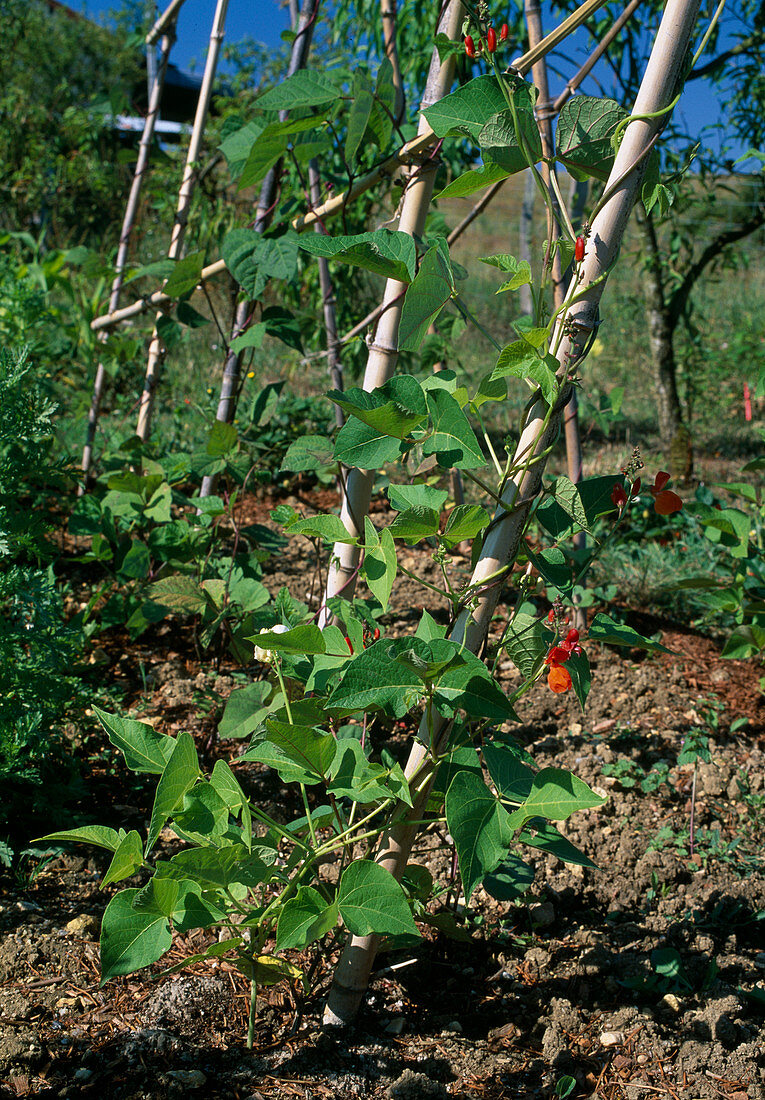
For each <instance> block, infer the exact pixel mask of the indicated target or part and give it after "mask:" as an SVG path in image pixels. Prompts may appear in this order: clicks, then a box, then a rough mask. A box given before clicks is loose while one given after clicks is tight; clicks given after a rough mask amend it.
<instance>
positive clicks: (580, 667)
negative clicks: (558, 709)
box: [566, 650, 592, 710]
mask: <svg viewBox="0 0 765 1100" xmlns="http://www.w3.org/2000/svg"><path fill="white" fill-rule="evenodd" d="M566 668H567V669H568V671H569V675H570V676H571V684H572V687H573V689H574V694H575V695H576V697H577V699H578V701H579V706H580V707H581V708H582V710H584V706H585V703H586V702H587V696H588V695H589V694H590V685H591V684H592V673H591V671H590V662H589V658H588V657H587V654H586V653H585V652H584V650H582V652H581V653H572V655H571V656H570V657H569V659H568V661H566Z"/></svg>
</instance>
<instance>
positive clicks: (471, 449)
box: [422, 390, 486, 470]
mask: <svg viewBox="0 0 765 1100" xmlns="http://www.w3.org/2000/svg"><path fill="white" fill-rule="evenodd" d="M428 407H429V409H430V415H431V418H432V420H433V433H432V435H430V436H429V437H428V438H427V439H426V440H425V441H424V442H423V445H422V453H423V454H424V455H431V454H435V455H436V457H437V459H438V464H439V466H443V467H444V468H445V469H450V468H451V467H452V466H456V467H457V468H458V469H460V470H471V469H475V468H476V467H477V466H485V465H486V459H485V458H484V457H483V453H482V451H481V447H480V444H479V443H478V440H477V438H476V434H475V432H474V431H473V429H472V428H471V427H470V423H469V421H468V418H467V417H466V416H465V414H464V412H463V411H462V409H461V408H460V407H459V405H458V404H457V402H456V401H455V400H454V398H453V397H452V396H451V394H449V393H447V392H446V390H430V391H429V392H428Z"/></svg>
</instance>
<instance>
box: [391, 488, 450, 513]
mask: <svg viewBox="0 0 765 1100" xmlns="http://www.w3.org/2000/svg"><path fill="white" fill-rule="evenodd" d="M448 499H449V492H448V490H447V489H436V488H435V487H434V486H433V485H389V486H388V500H389V501H390V506H391V508H393V509H395V511H397V512H406V511H407V509H409V508H432V509H434V510H435V511H436V512H440V511H441V509H442V508H443V506H444V505H445V504H446V502H447V500H448Z"/></svg>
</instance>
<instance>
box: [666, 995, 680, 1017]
mask: <svg viewBox="0 0 765 1100" xmlns="http://www.w3.org/2000/svg"><path fill="white" fill-rule="evenodd" d="M661 1003H662V1005H663V1006H664V1007H665V1008H668V1009H669V1011H670V1012H674V1013H675V1015H677V1013H678V1012H680V1010H681V1008H682V1005H681V1004H680V999H679V998H678V997H676V996H675V994H674V993H665V994H664V996H663V997H662V999H661Z"/></svg>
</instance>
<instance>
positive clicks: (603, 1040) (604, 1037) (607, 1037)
mask: <svg viewBox="0 0 765 1100" xmlns="http://www.w3.org/2000/svg"><path fill="white" fill-rule="evenodd" d="M623 1042H624V1032H623V1031H603V1032H601V1034H600V1045H601V1046H602V1047H618V1046H619V1045H620V1043H623Z"/></svg>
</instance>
